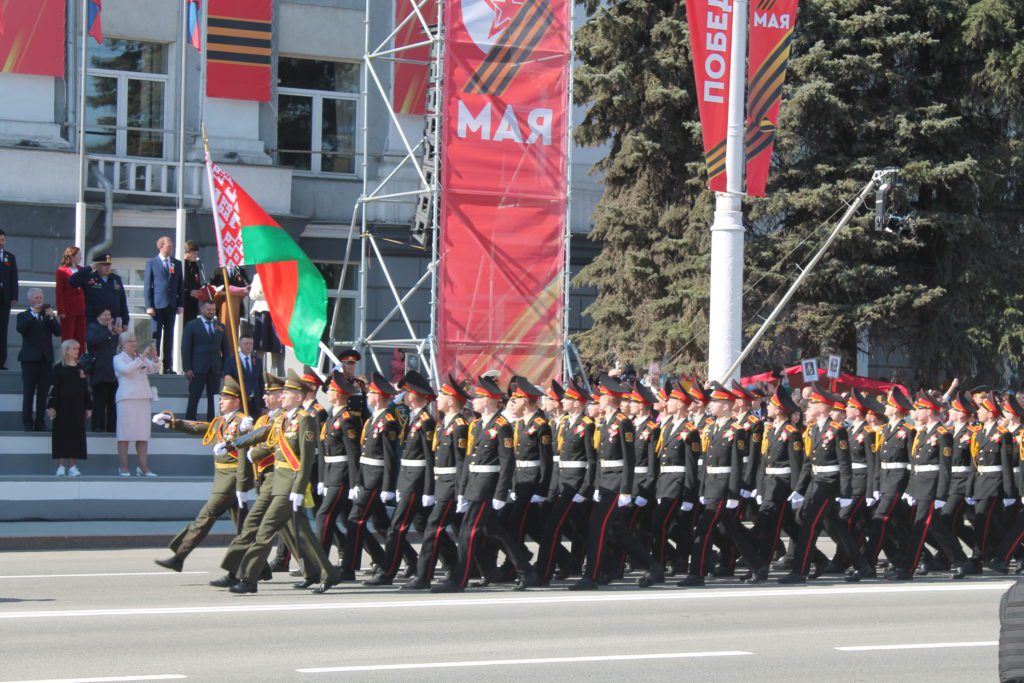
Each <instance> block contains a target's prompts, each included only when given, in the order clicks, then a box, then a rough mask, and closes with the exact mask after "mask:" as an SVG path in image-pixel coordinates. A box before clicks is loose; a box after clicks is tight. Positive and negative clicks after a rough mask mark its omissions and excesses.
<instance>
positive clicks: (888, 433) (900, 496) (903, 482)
mask: <svg viewBox="0 0 1024 683" xmlns="http://www.w3.org/2000/svg"><path fill="white" fill-rule="evenodd" d="M912 409H913V405H912V404H911V403H910V399H909V398H907V396H906V394H904V393H903V391H902V390H900V389H899V388H897V387H893V388H892V389H890V390H889V394H888V397H887V398H886V405H885V416H886V417H887V418H888V419H889V421H888V423H887V424H886V425H885V426H884V427H882V428H881V429H879V430H877V431H876V432H875V467H874V470H873V471H872V475H871V477H872V479H871V481H872V484H873V485H872V486H871V489H870V490H871V491H872V493H871V497H870V499H869V500H868V501H867V503H868V505H869V506H872V507H874V511H873V514H872V516H871V526H870V529H869V531H868V533H867V535H866V540H865V548H866V553H867V560H868V562H869V563H870V564H871V566H872V567H874V566H875V564H876V563H877V562H878V556H879V554H880V553H881V552H882V550H883V549H884V550H885V554H886V556H887V557H888V558H889V561H890V563H891V562H893V561H895V560H896V558H897V557H898V556H899V555H900V553H902V552H904V551H905V550H906V549H907V547H908V545H909V543H910V538H909V530H908V529H907V525H906V524H905V523H904V520H905V519H906V518H907V515H906V508H905V506H904V496H905V495H906V490H907V483H908V481H909V480H910V454H911V448H912V447H913V445H914V434H915V430H914V427H913V425H911V424H910V422H908V421H907V415H908V414H909V413H910V411H911V410H912Z"/></svg>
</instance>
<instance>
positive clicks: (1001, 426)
mask: <svg viewBox="0 0 1024 683" xmlns="http://www.w3.org/2000/svg"><path fill="white" fill-rule="evenodd" d="M996 429H997V430H998V431H999V433H1000V434H1008V433H1009V432H1010V430H1009V429H1007V428H1006V427H1004V426H1003V425H999V426H998V427H996Z"/></svg>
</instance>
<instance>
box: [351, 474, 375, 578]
mask: <svg viewBox="0 0 1024 683" xmlns="http://www.w3.org/2000/svg"><path fill="white" fill-rule="evenodd" d="M376 497H377V492H376V491H370V497H369V499H367V501H366V507H364V508H363V514H362V516H361V517H360V518H359V519H358V520H356V538H355V542H354V543H355V545H354V546H353V554H354V553H359V554H362V552H363V529H365V528H366V520H367V519H369V517H370V513H371V512H373V505H374V500H375V499H376ZM354 560H355V558H353V561H354Z"/></svg>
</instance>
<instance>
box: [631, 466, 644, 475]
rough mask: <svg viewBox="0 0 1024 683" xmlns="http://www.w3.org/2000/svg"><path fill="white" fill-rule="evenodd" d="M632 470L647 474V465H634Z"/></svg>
mask: <svg viewBox="0 0 1024 683" xmlns="http://www.w3.org/2000/svg"><path fill="white" fill-rule="evenodd" d="M633 472H635V473H636V474H647V465H640V466H639V467H634V468H633Z"/></svg>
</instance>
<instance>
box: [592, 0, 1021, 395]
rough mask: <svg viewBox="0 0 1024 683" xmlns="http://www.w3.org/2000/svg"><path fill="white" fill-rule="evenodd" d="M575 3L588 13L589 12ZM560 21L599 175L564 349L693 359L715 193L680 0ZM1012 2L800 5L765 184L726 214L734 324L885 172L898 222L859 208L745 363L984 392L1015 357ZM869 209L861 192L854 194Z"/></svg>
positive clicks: (652, 0) (781, 282) (1017, 56)
mask: <svg viewBox="0 0 1024 683" xmlns="http://www.w3.org/2000/svg"><path fill="white" fill-rule="evenodd" d="M589 4H591V5H596V4H597V3H594V2H591V3H589ZM587 9H588V11H590V12H591V15H590V17H589V19H588V21H587V23H586V24H585V25H584V26H583V27H582V28H581V29H580V30H579V31H578V33H577V37H576V47H577V54H578V60H579V62H580V66H579V67H578V70H577V76H576V78H577V80H576V83H577V89H576V98H577V100H578V101H579V102H580V103H586V104H588V105H589V106H590V109H589V113H588V116H587V118H586V120H585V122H584V124H583V125H582V126H581V127H579V128H577V130H576V135H577V140H578V141H579V142H581V143H585V144H598V143H602V142H605V141H609V142H610V145H611V151H610V154H609V155H608V157H607V158H606V159H604V160H603V162H602V163H601V164H600V165H599V166H598V168H597V169H596V171H597V172H598V173H600V174H601V175H602V177H603V182H604V186H605V194H604V197H603V198H602V200H601V202H600V203H599V205H598V207H597V210H596V212H595V214H594V226H595V228H594V233H593V237H594V238H595V239H598V240H601V241H602V243H603V249H602V252H601V254H600V255H599V256H598V258H596V259H595V261H594V262H593V263H592V264H590V265H589V266H588V267H587V268H586V269H584V270H583V271H582V272H581V273H580V275H579V276H578V279H579V281H580V282H581V283H585V284H589V285H595V286H597V287H598V289H599V292H600V294H599V296H598V298H597V300H596V301H595V303H594V304H593V305H592V306H591V307H590V309H588V311H587V312H588V314H590V315H591V316H592V318H593V320H594V326H593V329H592V330H590V331H589V332H587V333H585V334H583V335H581V337H580V339H579V340H578V341H579V343H580V346H581V349H582V350H583V352H584V354H585V355H588V356H590V357H591V358H592V359H594V360H598V361H600V360H601V359H602V358H601V357H602V355H603V354H604V353H606V352H608V351H614V352H615V353H616V354H618V355H619V356H620V357H622V358H624V359H626V360H630V361H634V362H646V361H649V360H655V359H660V360H662V361H666V362H667V364H668V366H669V369H674V370H699V369H701V366H700V363H701V362H702V361H703V359H704V357H705V355H706V350H705V349H706V345H707V307H708V303H707V302H708V263H709V248H710V238H709V233H708V227H709V226H710V224H711V222H712V219H713V215H712V214H713V196H712V195H711V193H710V192H708V191H707V190H706V189H705V185H706V170H705V168H704V162H703V155H702V150H701V142H700V128H699V117H698V114H697V107H696V100H695V98H694V94H693V90H694V87H695V86H694V80H693V70H692V67H691V64H690V53H689V45H688V34H687V27H686V16H685V3H682V2H678V1H675V0H612V1H610V2H606V3H604V4H603V5H602V6H601V7H600V8H598V7H595V6H590V7H588V8H587ZM1022 115H1024V4H1022V3H1019V2H1010V1H1009V0H981V1H978V2H969V1H968V0H891V1H890V2H888V3H885V4H879V3H877V2H874V0H803V2H801V6H800V14H799V18H798V23H797V29H796V33H795V39H794V45H793V54H792V57H791V60H790V67H789V74H788V76H787V83H786V88H785V93H784V98H783V107H782V116H781V119H780V126H779V134H778V138H777V140H776V147H775V156H774V159H773V163H772V174H771V176H770V178H769V186H768V192H769V194H768V196H767V197H766V198H763V199H756V200H749V201H746V202H745V203H744V205H745V214H746V216H745V219H746V222H747V248H746V254H745V262H746V273H745V279H746V283H747V286H748V291H747V293H746V296H745V299H744V319H745V320H746V321H749V322H748V324H747V325H746V328H745V332H746V334H747V335H750V334H753V332H754V331H755V330H756V329H757V326H758V325H759V324H760V318H759V317H758V316H764V315H767V313H768V311H770V310H771V308H772V307H773V306H774V304H775V303H777V302H778V300H779V298H780V297H781V295H782V293H783V292H784V291H785V289H786V287H787V286H788V285H789V283H790V282H792V280H793V278H794V277H795V274H796V267H797V265H798V264H801V263H803V262H805V261H806V260H807V258H808V257H809V256H810V254H811V253H812V252H813V251H814V250H816V249H817V247H818V246H819V245H820V243H821V242H822V240H823V239H824V237H825V235H826V234H827V232H828V230H829V229H830V228H831V226H832V224H834V222H835V220H836V219H837V218H838V213H837V214H836V215H834V216H833V217H832V219H831V220H828V219H829V217H830V215H833V213H834V212H841V210H843V209H844V208H845V207H844V206H843V204H842V201H843V200H844V199H852V197H853V196H855V194H856V193H857V192H858V190H859V189H860V188H861V187H862V186H863V185H864V183H865V182H867V180H868V179H869V178H870V177H871V173H872V172H873V171H874V170H875V169H878V168H884V167H886V166H899V167H901V168H902V177H903V179H904V181H905V182H906V187H905V188H904V191H903V194H904V197H905V203H906V208H907V209H908V210H910V211H911V212H912V215H913V217H914V221H913V227H912V229H911V230H910V232H909V233H906V234H903V235H901V236H899V237H896V236H891V235H878V234H877V233H875V232H874V230H873V229H872V225H871V218H872V216H871V215H870V213H869V212H868V211H867V210H865V211H862V212H861V215H860V216H859V217H858V218H857V219H855V221H854V222H853V224H851V226H850V228H849V229H848V230H847V231H846V232H844V233H843V234H842V235H841V236H840V238H839V239H838V240H837V242H836V243H835V245H834V246H833V249H832V251H831V252H830V253H829V254H828V255H827V256H826V258H825V259H823V261H822V262H821V264H820V265H819V267H818V268H817V270H815V271H814V273H813V274H812V275H811V276H810V277H809V278H808V280H807V282H806V284H805V285H804V287H803V289H801V290H800V291H799V292H798V293H797V295H796V297H795V298H794V300H793V302H792V303H791V304H790V307H789V308H788V309H787V311H786V313H785V314H784V315H783V316H782V317H781V318H780V320H779V321H778V323H777V325H776V327H775V328H774V329H773V330H772V331H771V332H770V333H769V334H768V335H767V336H766V338H765V340H764V341H763V342H762V344H761V346H760V348H758V349H757V351H756V352H755V353H754V355H753V356H752V357H751V358H750V359H749V360H748V362H747V364H746V365H745V367H744V370H745V371H754V370H763V369H766V368H768V367H771V366H774V365H777V364H781V363H787V362H790V361H793V360H795V359H797V358H799V357H801V356H804V355H813V354H817V353H824V352H831V351H839V352H842V353H843V354H844V356H845V357H846V358H847V359H852V358H853V357H854V355H855V353H856V330H857V329H858V328H859V327H865V326H866V327H867V328H868V329H869V330H870V335H871V339H872V342H873V345H874V349H875V350H877V349H878V348H879V347H882V346H884V347H888V348H889V349H892V350H896V351H898V352H901V353H902V354H903V355H904V356H905V357H906V358H907V359H908V361H909V362H910V364H911V365H912V366H913V367H916V368H917V369H918V370H917V375H916V376H903V377H902V379H904V380H907V381H914V380H917V381H920V382H925V383H928V382H936V381H938V380H940V379H941V378H943V377H946V376H950V375H954V374H962V375H965V376H975V377H978V378H980V379H985V380H987V381H994V382H998V381H1000V380H1001V379H1002V378H1004V377H1005V376H1006V374H1007V373H1008V372H1009V373H1010V374H1012V375H1016V374H1017V372H1016V368H1017V367H1018V366H1019V365H1020V364H1021V362H1022V361H1024V300H1022V297H1021V294H1019V293H1018V292H1019V290H1020V284H1019V283H1020V278H1019V277H1018V274H1017V270H1018V266H1017V263H1018V261H1019V258H1020V256H1021V237H1022V235H1021V233H1022V222H1021V218H1020V209H1021V205H1022V186H1021V170H1022V168H1021V167H1022V163H1024V162H1022V150H1024V121H1022ZM872 199H873V198H872Z"/></svg>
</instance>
